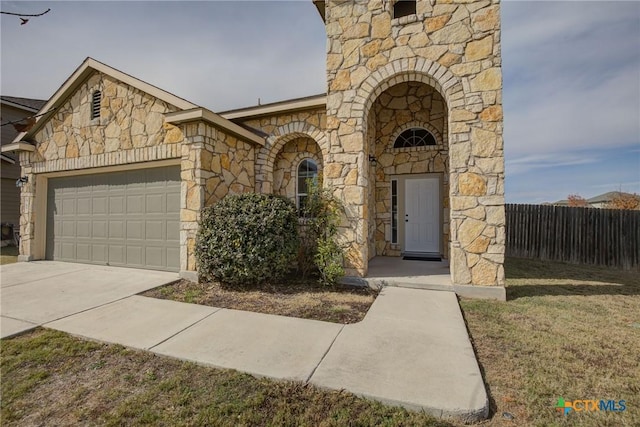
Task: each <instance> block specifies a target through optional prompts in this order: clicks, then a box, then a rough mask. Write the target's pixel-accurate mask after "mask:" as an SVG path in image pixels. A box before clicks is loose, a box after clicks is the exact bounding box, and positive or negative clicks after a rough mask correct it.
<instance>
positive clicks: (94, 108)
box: [91, 90, 102, 120]
mask: <svg viewBox="0 0 640 427" xmlns="http://www.w3.org/2000/svg"><path fill="white" fill-rule="evenodd" d="M101 100H102V92H100V91H99V90H96V91H95V92H93V96H92V98H91V120H93V119H97V118H98V117H100V101H101Z"/></svg>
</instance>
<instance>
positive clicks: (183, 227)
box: [180, 122, 255, 271]
mask: <svg viewBox="0 0 640 427" xmlns="http://www.w3.org/2000/svg"><path fill="white" fill-rule="evenodd" d="M182 132H183V133H184V143H183V144H182V165H181V169H182V172H181V178H182V186H183V188H182V193H183V194H186V197H185V198H184V200H183V203H182V206H181V210H180V248H181V254H180V260H181V261H180V262H181V265H180V270H181V271H195V270H196V257H195V241H196V234H197V231H198V221H199V220H200V211H201V210H202V208H203V207H206V206H210V205H213V204H214V203H216V202H217V201H218V200H220V199H222V198H223V197H224V196H226V195H227V194H239V193H247V192H252V191H254V188H255V169H254V164H255V163H254V158H255V149H254V147H253V146H252V145H251V144H249V143H247V142H244V141H241V140H239V139H238V138H236V137H234V136H232V135H228V134H226V133H225V132H223V131H221V130H218V129H216V128H214V127H212V126H210V125H208V124H206V123H201V122H190V123H185V124H183V125H182Z"/></svg>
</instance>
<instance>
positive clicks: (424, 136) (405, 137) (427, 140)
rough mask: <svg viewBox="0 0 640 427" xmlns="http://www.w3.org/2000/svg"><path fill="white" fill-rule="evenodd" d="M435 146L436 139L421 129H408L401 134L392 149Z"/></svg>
mask: <svg viewBox="0 0 640 427" xmlns="http://www.w3.org/2000/svg"><path fill="white" fill-rule="evenodd" d="M427 145H436V138H435V137H434V136H433V134H432V133H431V132H429V131H428V130H426V129H423V128H410V129H407V130H405V131H404V132H402V133H401V134H400V135H398V137H397V138H396V141H395V142H394V143H393V148H409V147H424V146H427Z"/></svg>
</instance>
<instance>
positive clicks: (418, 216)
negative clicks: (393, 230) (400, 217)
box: [404, 178, 440, 253]
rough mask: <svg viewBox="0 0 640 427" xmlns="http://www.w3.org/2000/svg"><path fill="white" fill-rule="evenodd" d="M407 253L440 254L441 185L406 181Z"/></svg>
mask: <svg viewBox="0 0 640 427" xmlns="http://www.w3.org/2000/svg"><path fill="white" fill-rule="evenodd" d="M404 194H405V204H404V205H405V210H404V235H405V238H404V240H405V243H404V251H405V252H423V253H425V252H426V253H440V182H439V180H438V178H409V179H406V180H405V193H404Z"/></svg>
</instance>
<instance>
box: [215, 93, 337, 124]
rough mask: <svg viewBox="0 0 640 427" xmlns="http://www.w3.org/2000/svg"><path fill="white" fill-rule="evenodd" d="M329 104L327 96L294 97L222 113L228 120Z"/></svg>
mask: <svg viewBox="0 0 640 427" xmlns="http://www.w3.org/2000/svg"><path fill="white" fill-rule="evenodd" d="M325 105H327V96H326V95H318V96H314V97H309V98H302V99H294V100H291V101H282V102H275V103H272V104H267V105H257V106H255V107H249V108H242V109H239V110H231V111H227V112H222V113H220V116H222V117H224V118H225V119H227V120H235V119H250V118H254V117H261V116H269V115H274V114H282V113H288V112H291V111H300V110H309V109H313V108H319V107H323V106H325Z"/></svg>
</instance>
